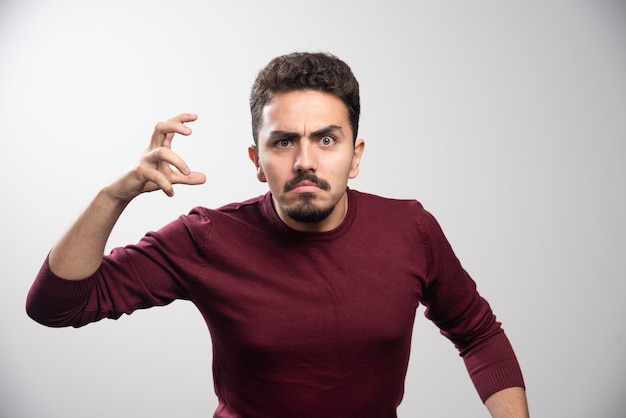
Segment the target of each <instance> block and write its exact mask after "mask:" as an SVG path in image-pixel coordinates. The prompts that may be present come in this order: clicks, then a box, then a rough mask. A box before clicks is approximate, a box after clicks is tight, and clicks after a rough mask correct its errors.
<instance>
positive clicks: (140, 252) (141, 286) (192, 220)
mask: <svg viewBox="0 0 626 418" xmlns="http://www.w3.org/2000/svg"><path fill="white" fill-rule="evenodd" d="M209 223H210V221H209V220H208V219H204V218H203V217H202V215H201V214H200V213H198V212H192V213H191V214H190V215H188V216H182V217H180V218H179V219H178V220H176V221H174V222H172V223H170V224H169V225H167V226H165V227H164V228H162V229H161V230H159V231H158V232H150V233H148V234H146V235H145V236H144V237H143V238H142V239H141V241H140V242H139V243H137V244H134V245H128V246H126V247H119V248H115V249H113V251H112V252H111V254H109V255H107V256H105V257H103V259H102V263H101V265H100V268H99V269H98V270H97V271H96V272H95V273H94V274H93V275H92V276H91V277H87V278H85V279H83V280H77V281H70V280H64V279H62V278H60V277H58V276H57V275H55V274H54V272H53V271H52V270H50V267H49V264H48V260H47V258H46V260H45V261H44V263H43V266H42V267H41V269H40V271H39V274H38V275H37V277H36V279H35V281H34V283H33V285H32V287H31V289H30V292H29V294H28V297H27V301H26V310H27V313H28V315H29V316H31V318H33V319H34V320H36V321H38V322H40V323H42V324H44V325H47V326H52V327H63V326H74V327H79V326H83V325H85V324H87V323H90V322H94V321H98V320H100V319H103V318H113V319H117V318H119V317H120V316H121V315H123V314H130V313H132V312H133V311H135V310H136V309H143V308H148V307H151V306H162V305H166V304H168V303H170V302H172V301H173V300H175V299H188V298H189V293H190V292H189V285H190V283H189V281H190V278H191V277H197V276H198V275H199V273H198V272H199V271H200V270H202V266H203V263H205V261H204V259H203V257H202V256H201V254H200V253H199V250H198V248H199V246H198V242H199V241H203V240H204V239H205V236H206V234H208V230H209V227H208V224H209Z"/></svg>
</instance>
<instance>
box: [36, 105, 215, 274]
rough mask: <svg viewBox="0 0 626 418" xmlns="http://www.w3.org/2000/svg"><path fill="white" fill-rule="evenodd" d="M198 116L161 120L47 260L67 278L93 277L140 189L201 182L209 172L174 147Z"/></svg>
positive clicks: (165, 189)
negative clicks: (177, 137) (130, 162)
mask: <svg viewBox="0 0 626 418" xmlns="http://www.w3.org/2000/svg"><path fill="white" fill-rule="evenodd" d="M196 119H197V116H196V115H193V114H187V113H185V114H181V115H179V116H176V117H174V118H172V119H169V120H167V121H165V122H160V123H158V124H157V125H156V127H155V130H154V133H153V135H152V140H151V142H150V146H149V147H148V148H147V149H146V151H145V152H144V153H143V154H142V155H141V156H140V157H139V159H138V160H137V161H136V162H135V164H133V165H132V166H131V167H130V168H129V169H128V170H127V171H126V172H124V173H123V174H122V175H121V176H120V177H119V178H117V179H116V180H115V181H113V182H112V183H110V184H109V185H107V186H106V187H104V188H103V189H102V190H100V192H99V193H98V194H97V195H96V197H95V198H94V199H93V200H92V201H91V202H90V203H89V205H88V206H87V208H85V210H84V211H83V212H82V213H81V214H80V215H79V217H78V218H77V219H76V221H75V222H74V223H73V224H72V225H71V226H70V227H69V228H68V230H67V231H66V232H65V233H64V234H63V236H62V237H61V239H60V240H59V241H58V242H57V244H56V245H55V246H54V247H53V248H52V250H51V252H50V254H49V257H48V263H49V266H50V269H51V270H52V272H53V273H54V274H56V275H57V276H59V277H62V278H64V279H67V280H80V279H84V278H87V277H89V276H91V275H92V274H93V273H94V272H95V271H96V270H97V269H98V267H99V266H100V263H101V261H102V256H103V254H104V248H105V246H106V242H107V239H108V237H109V235H110V233H111V231H112V230H113V227H114V225H115V223H116V222H117V219H118V218H119V216H120V215H121V214H122V212H123V211H124V209H125V208H126V206H127V205H128V203H129V202H130V201H131V200H132V199H134V198H135V197H136V196H138V195H139V194H141V193H145V192H151V191H154V190H163V192H164V193H165V194H167V195H168V196H172V195H173V194H174V190H173V185H174V184H202V183H204V182H205V180H206V176H205V175H204V174H202V173H199V172H192V171H191V170H190V169H189V167H188V166H187V164H186V163H185V161H184V160H183V159H182V158H181V157H180V156H178V155H177V154H176V153H174V152H173V151H172V150H171V143H172V138H173V137H174V135H175V134H177V133H178V134H181V135H189V134H191V129H190V128H189V127H187V126H186V125H185V123H187V122H192V121H194V120H196Z"/></svg>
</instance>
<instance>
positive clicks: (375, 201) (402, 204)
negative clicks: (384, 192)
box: [348, 189, 428, 215]
mask: <svg viewBox="0 0 626 418" xmlns="http://www.w3.org/2000/svg"><path fill="white" fill-rule="evenodd" d="M348 194H349V195H350V197H351V199H352V200H354V202H355V203H356V205H357V206H358V208H359V210H366V211H367V210H372V211H380V210H388V211H393V212H389V213H390V214H399V213H397V212H398V211H400V212H404V211H406V213H407V214H412V215H416V214H419V213H422V214H426V213H428V212H426V210H425V209H424V207H423V206H422V204H421V203H420V202H419V201H417V200H415V199H397V198H391V197H383V196H380V195H375V194H371V193H365V192H361V191H358V190H353V189H349V190H348Z"/></svg>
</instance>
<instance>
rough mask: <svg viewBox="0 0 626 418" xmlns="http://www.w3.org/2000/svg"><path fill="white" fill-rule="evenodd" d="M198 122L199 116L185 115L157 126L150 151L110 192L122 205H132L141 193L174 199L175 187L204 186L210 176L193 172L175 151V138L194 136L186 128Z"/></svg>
mask: <svg viewBox="0 0 626 418" xmlns="http://www.w3.org/2000/svg"><path fill="white" fill-rule="evenodd" d="M197 118H198V116H197V115H194V114H191V113H183V114H180V115H178V116H176V117H173V118H171V119H168V120H166V121H164V122H159V123H157V124H156V126H155V128H154V133H153V134H152V139H151V141H150V145H149V146H148V148H147V149H146V150H145V151H144V152H143V153H142V154H141V155H140V156H139V158H138V159H137V160H136V161H135V163H134V164H133V165H131V166H130V167H129V168H128V169H127V170H126V171H125V172H124V173H123V174H122V176H120V177H119V178H118V179H117V180H115V181H114V182H113V183H112V184H110V186H109V190H110V192H111V193H112V194H113V195H114V196H116V198H118V199H119V200H120V201H126V202H128V201H130V200H132V199H133V198H134V197H136V196H137V195H139V194H141V193H145V192H151V191H154V190H159V189H160V190H163V192H164V193H165V194H166V195H168V196H172V195H173V194H174V188H173V185H174V184H190V185H194V184H202V183H204V182H205V181H206V176H205V175H204V174H203V173H200V172H194V171H191V170H190V169H189V167H188V166H187V163H185V161H184V160H183V159H182V158H181V157H180V156H179V155H178V154H176V153H175V152H173V151H172V139H173V138H174V135H175V134H180V135H185V136H188V135H190V134H191V129H190V128H189V127H188V126H186V125H185V124H186V123H188V122H193V121H195V120H196V119H197Z"/></svg>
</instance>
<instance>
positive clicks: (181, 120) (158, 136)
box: [150, 113, 198, 148]
mask: <svg viewBox="0 0 626 418" xmlns="http://www.w3.org/2000/svg"><path fill="white" fill-rule="evenodd" d="M196 119H198V115H196V114H194V113H181V114H180V115H178V116H175V117H173V118H171V119H168V120H166V121H163V122H159V123H157V124H156V126H155V127H154V133H153V134H152V140H151V141H150V148H156V147H162V146H166V147H169V146H170V143H171V141H172V138H173V137H174V134H181V135H190V134H191V128H189V127H188V126H186V125H185V123H187V122H193V121H195V120H196Z"/></svg>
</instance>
